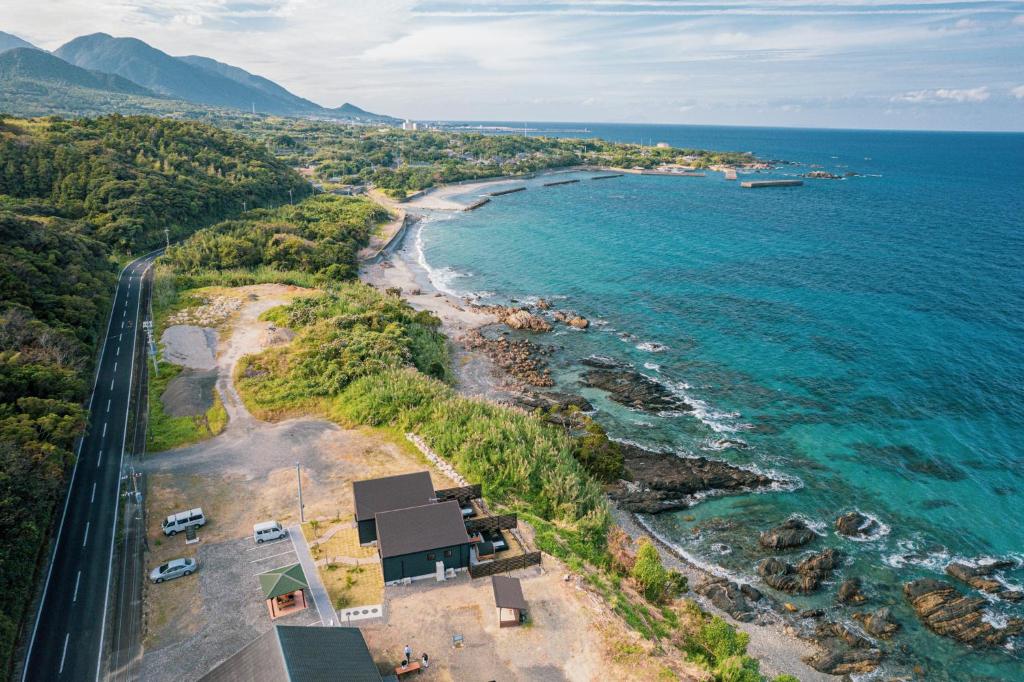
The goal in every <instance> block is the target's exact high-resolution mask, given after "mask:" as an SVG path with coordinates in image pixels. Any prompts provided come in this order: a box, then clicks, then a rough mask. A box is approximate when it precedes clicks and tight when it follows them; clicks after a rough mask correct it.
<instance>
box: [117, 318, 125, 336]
mask: <svg viewBox="0 0 1024 682" xmlns="http://www.w3.org/2000/svg"><path fill="white" fill-rule="evenodd" d="M121 329H124V320H121ZM117 338H121V335H120V334H118V335H117Z"/></svg>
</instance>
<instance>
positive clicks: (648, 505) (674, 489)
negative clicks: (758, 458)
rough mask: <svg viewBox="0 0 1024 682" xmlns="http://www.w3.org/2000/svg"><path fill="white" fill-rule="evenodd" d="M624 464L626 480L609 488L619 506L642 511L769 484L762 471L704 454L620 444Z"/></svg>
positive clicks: (666, 508)
mask: <svg viewBox="0 0 1024 682" xmlns="http://www.w3.org/2000/svg"><path fill="white" fill-rule="evenodd" d="M620 448H621V451H622V457H623V466H624V468H625V470H626V475H627V477H628V479H629V481H623V482H621V483H619V484H617V485H615V486H613V487H612V488H611V489H610V490H609V496H610V497H611V498H612V500H614V501H615V502H616V503H617V504H618V505H619V506H620V507H621V508H622V509H625V510H626V511H631V512H640V513H644V514H657V513H658V512H663V511H672V510H677V509H686V508H687V507H690V506H691V505H692V504H693V503H694V501H695V496H697V495H701V494H707V493H731V492H743V491H747V490H755V489H757V488H764V487H768V486H771V485H772V484H773V483H775V481H774V480H773V479H771V478H769V477H768V476H765V475H764V474H759V473H756V472H753V471H749V470H747V469H741V468H740V467H736V466H733V465H731V464H728V463H726V462H721V461H719V460H715V459H707V458H706V457H679V456H677V455H675V454H673V453H670V452H652V451H650V450H645V449H643V448H640V447H637V446H635V445H629V444H627V443H621V444H620Z"/></svg>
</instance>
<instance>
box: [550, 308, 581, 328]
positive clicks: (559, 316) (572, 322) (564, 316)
mask: <svg viewBox="0 0 1024 682" xmlns="http://www.w3.org/2000/svg"><path fill="white" fill-rule="evenodd" d="M552 317H554V318H555V319H556V320H558V321H559V322H564V323H565V324H567V325H569V326H570V327H575V328H576V329H586V328H587V327H589V326H590V320H588V319H587V318H585V317H583V316H582V315H577V314H576V313H570V312H563V311H561V310H559V311H557V312H555V313H554V314H552Z"/></svg>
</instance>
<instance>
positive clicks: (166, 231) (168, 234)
mask: <svg viewBox="0 0 1024 682" xmlns="http://www.w3.org/2000/svg"><path fill="white" fill-rule="evenodd" d="M164 240H165V241H166V242H167V248H168V249H169V248H171V231H170V230H169V229H168V228H166V227H165V228H164Z"/></svg>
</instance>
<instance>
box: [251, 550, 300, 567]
mask: <svg viewBox="0 0 1024 682" xmlns="http://www.w3.org/2000/svg"><path fill="white" fill-rule="evenodd" d="M294 551H295V550H294V549H290V550H288V551H287V552H281V553H280V554H271V555H270V556H265V557H263V558H262V559H253V560H252V561H250V562H249V563H250V564H255V563H257V562H259V561H266V560H267V559H273V558H274V557H278V556H284V555H285V554H291V553H292V552H294Z"/></svg>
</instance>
